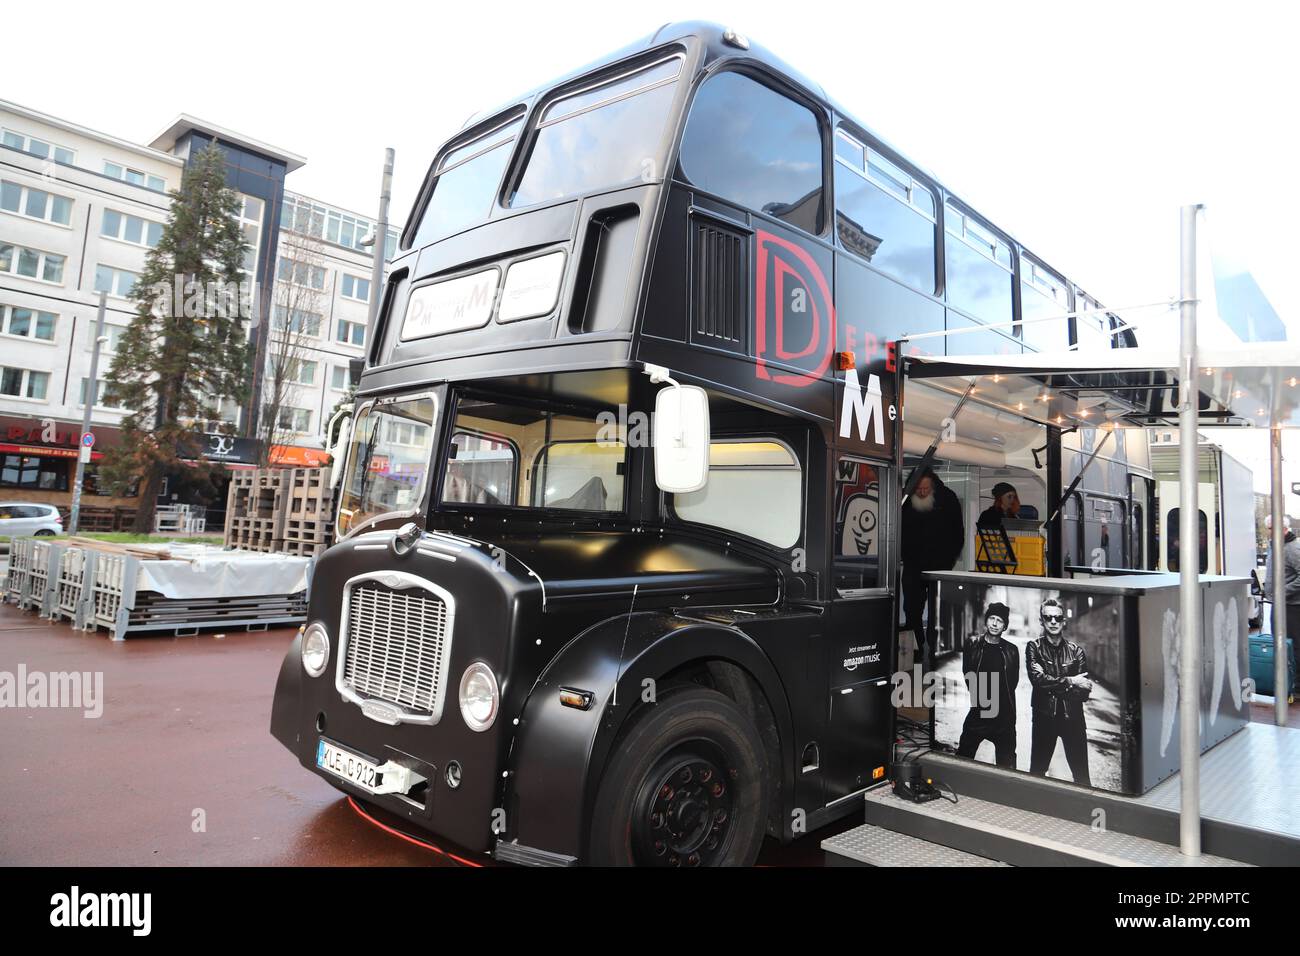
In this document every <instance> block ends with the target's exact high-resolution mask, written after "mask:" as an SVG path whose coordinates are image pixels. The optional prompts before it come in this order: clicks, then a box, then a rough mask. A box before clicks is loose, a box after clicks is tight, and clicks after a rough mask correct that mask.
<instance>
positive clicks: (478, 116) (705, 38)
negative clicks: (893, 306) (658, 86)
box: [412, 20, 1095, 298]
mask: <svg viewBox="0 0 1300 956" xmlns="http://www.w3.org/2000/svg"><path fill="white" fill-rule="evenodd" d="M736 33H739V31H733V30H731V29H729V28H728V27H726V26H723V25H721V24H718V23H711V22H708V21H704V20H686V21H679V22H671V23H666V24H664V25H663V26H661V27H660V28H659V29H657V30H655V31H654V32H653V33H650V34H648V35H647V36H644V37H642V38H641V39H639V40H637V41H635V42H633V43H630V44H628V45H626V46H624V47H622V48H621V49H618V50H615V51H614V52H612V53H609V54H607V55H606V56H602V57H600V58H598V59H596V60H594V61H592V62H591V63H588V64H586V65H585V66H582V67H580V68H578V69H576V70H572V71H570V72H569V73H566V74H564V75H563V76H559V77H556V78H554V79H552V80H551V81H549V82H547V83H544V84H542V85H540V86H537V87H534V88H533V89H531V90H529V91H528V92H527V93H525V94H523V95H522V96H519V97H516V98H514V99H511V100H508V101H507V102H505V103H502V104H499V105H498V106H496V107H495V108H493V109H490V110H483V111H480V112H477V113H474V114H473V115H471V116H470V117H469V118H468V119H467V120H466V121H465V123H464V125H463V126H462V127H461V130H460V132H464V131H465V130H467V129H469V128H471V127H473V126H476V125H477V124H479V123H481V122H483V121H484V120H487V119H489V118H491V117H493V116H496V115H498V114H500V113H503V112H505V111H506V110H509V109H511V108H512V107H518V106H519V105H520V104H523V105H525V106H528V107H531V106H532V105H533V103H534V101H535V100H536V99H537V98H538V97H540V96H542V95H543V94H545V93H546V92H548V91H549V90H552V89H555V88H557V87H559V86H561V85H563V84H565V83H569V82H571V81H573V80H576V79H579V78H581V77H583V76H586V75H587V74H589V73H593V72H596V71H598V70H601V69H604V68H606V67H609V66H610V65H612V64H614V63H617V62H619V61H621V60H625V59H627V58H629V57H632V56H636V55H638V54H642V53H645V52H646V51H647V50H651V49H654V48H655V47H658V46H663V45H665V44H668V43H672V42H685V41H687V40H689V39H692V38H693V39H695V40H696V41H697V42H698V43H700V44H703V47H704V55H703V57H702V60H701V66H702V67H703V68H705V69H707V68H708V67H709V66H710V65H711V64H713V63H714V62H716V61H718V60H721V59H728V60H732V61H734V60H746V59H747V60H752V61H755V62H757V63H760V64H761V65H763V66H764V67H766V68H768V69H770V70H773V71H775V72H776V73H779V74H781V75H782V76H783V77H784V78H785V79H786V80H788V81H789V82H791V83H792V84H794V85H795V86H797V87H801V88H802V90H803V92H804V93H805V94H806V95H808V96H809V97H811V98H813V99H815V100H817V101H819V102H820V103H821V105H822V106H824V107H825V108H826V109H828V110H829V111H830V112H831V113H832V114H834V118H835V119H837V120H846V121H848V122H849V123H850V124H851V125H852V126H854V127H856V128H857V129H859V130H860V131H861V132H863V133H865V134H867V135H868V136H869V137H870V138H872V139H873V140H874V141H875V142H876V144H877V145H878V146H879V147H880V148H881V150H882V151H883V152H885V153H886V154H888V155H889V158H890V159H892V160H894V161H897V162H900V163H902V165H904V166H906V167H908V168H909V169H910V170H911V171H912V172H913V173H914V174H917V175H919V176H920V177H921V178H923V179H927V180H929V181H930V182H931V184H933V185H935V186H938V187H940V189H941V190H942V192H943V193H944V195H945V196H946V197H947V198H949V199H953V200H955V201H956V202H957V204H958V205H959V206H961V207H963V208H964V209H965V210H967V211H968V212H970V213H972V214H973V215H974V216H975V218H977V219H979V220H982V221H983V222H984V223H985V224H986V225H988V226H991V227H993V228H994V229H995V230H996V231H997V232H999V233H1001V234H1002V235H1003V236H1004V237H1005V238H1006V239H1008V240H1010V241H1011V242H1012V243H1013V244H1015V245H1016V246H1017V247H1019V248H1020V249H1021V250H1023V251H1024V252H1026V253H1028V254H1029V255H1031V256H1032V257H1033V258H1034V260H1035V261H1037V262H1039V263H1040V264H1042V265H1043V266H1045V267H1047V268H1048V269H1050V270H1051V271H1053V272H1055V273H1056V274H1057V275H1059V276H1061V277H1062V278H1063V279H1065V281H1067V282H1069V283H1071V284H1073V285H1074V286H1076V287H1078V286H1079V285H1080V284H1079V283H1078V282H1075V281H1074V280H1073V279H1071V277H1070V276H1069V274H1068V273H1066V272H1065V271H1063V270H1061V269H1057V268H1056V267H1055V266H1053V265H1052V263H1050V262H1048V261H1047V260H1046V259H1044V258H1043V257H1042V256H1040V255H1039V254H1037V253H1036V252H1034V251H1033V250H1032V249H1031V248H1030V247H1029V246H1028V245H1027V244H1026V243H1024V242H1022V241H1021V240H1020V239H1018V238H1017V237H1016V235H1015V233H1013V232H1012V231H1011V230H1009V229H1007V228H1006V227H1004V226H1002V225H1000V224H999V223H998V221H997V220H996V219H995V218H992V217H989V216H987V215H986V214H984V213H983V212H981V211H980V208H979V207H978V206H976V205H975V204H973V203H971V202H970V201H968V200H967V199H966V198H965V197H964V196H963V195H962V194H961V193H959V192H957V191H956V190H954V189H952V188H951V187H950V186H949V185H947V184H946V183H945V182H944V181H943V180H942V179H940V178H939V176H938V175H936V174H935V173H934V172H933V171H932V170H930V169H929V168H928V167H926V166H924V165H922V164H920V163H918V162H917V161H916V160H914V159H913V158H912V157H911V156H909V155H908V154H907V153H906V152H904V151H903V150H901V149H900V148H898V146H896V145H895V144H894V143H892V142H891V141H890V140H889V139H887V138H886V137H884V136H882V135H880V133H879V132H877V131H876V130H874V129H873V128H872V127H871V126H869V125H868V124H866V123H864V122H863V121H862V120H861V119H859V118H858V117H857V116H855V115H854V114H853V113H852V112H850V111H849V110H848V109H847V108H845V107H844V106H843V104H842V103H840V102H839V101H838V100H836V99H834V98H833V97H831V95H830V94H829V93H827V91H826V89H825V87H823V86H822V85H821V84H820V83H818V82H816V81H814V80H813V79H811V78H810V77H809V76H807V75H806V74H804V73H803V72H802V71H800V70H798V69H796V68H795V67H794V66H792V65H790V64H789V63H787V62H786V61H785V60H783V59H782V58H781V57H779V56H777V55H776V54H775V53H773V52H772V51H771V50H769V49H767V48H766V47H764V46H762V45H761V44H758V43H755V42H753V41H752V40H751V39H749V38H748V36H747V35H744V34H740V35H741V37H742V43H743V46H739V45H737V44H736V42H734V41H731V40H729V39H728V37H729V36H731V35H734V34H736ZM431 172H432V169H431ZM414 215H415V213H414V211H413V213H412V217H414ZM1080 291H1081V292H1082V289H1080ZM1090 297H1091V298H1095V297H1092V296H1090Z"/></svg>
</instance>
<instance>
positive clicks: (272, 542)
mask: <svg viewBox="0 0 1300 956" xmlns="http://www.w3.org/2000/svg"><path fill="white" fill-rule="evenodd" d="M333 540H334V494H333V489H331V488H330V470H329V469H328V468H257V469H248V470H242V471H237V472H235V473H234V475H232V476H231V481H230V493H229V496H228V498H227V500H226V536H225V545H226V547H228V548H241V549H243V550H245V551H261V552H264V553H267V554H280V553H283V554H291V555H297V556H303V557H314V556H316V555H318V554H320V553H321V552H322V551H324V550H325V549H326V548H327V547H329V546H330V544H332V543H333Z"/></svg>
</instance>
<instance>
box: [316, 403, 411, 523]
mask: <svg viewBox="0 0 1300 956" xmlns="http://www.w3.org/2000/svg"><path fill="white" fill-rule="evenodd" d="M433 419H434V401H433V397H432V396H429V395H419V396H403V397H399V398H391V399H379V400H377V401H375V402H372V403H371V404H369V405H366V406H364V407H363V408H362V409H361V411H360V413H359V414H358V415H357V420H356V424H355V425H354V426H353V429H352V440H351V442H350V443H349V445H348V457H347V464H346V465H345V466H344V467H345V469H346V470H345V472H344V479H343V490H342V493H341V496H340V500H339V515H338V528H337V534H338V536H339V537H340V538H341V537H343V536H344V535H346V534H347V533H348V532H349V531H352V530H355V529H356V528H358V527H360V526H361V525H362V524H364V523H365V522H366V521H368V520H370V519H371V518H375V517H377V516H379V515H385V514H393V515H401V514H408V513H409V514H414V513H415V510H416V509H417V508H418V507H419V503H420V499H421V497H422V494H423V491H424V478H425V475H426V474H427V473H428V470H429V458H430V451H431V449H432V447H433Z"/></svg>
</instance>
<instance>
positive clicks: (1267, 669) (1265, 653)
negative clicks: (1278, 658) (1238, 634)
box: [1250, 634, 1295, 700]
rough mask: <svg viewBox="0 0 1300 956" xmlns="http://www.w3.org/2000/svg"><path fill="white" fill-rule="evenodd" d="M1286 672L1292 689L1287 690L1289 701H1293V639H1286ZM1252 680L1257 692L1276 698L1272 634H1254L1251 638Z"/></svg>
mask: <svg viewBox="0 0 1300 956" xmlns="http://www.w3.org/2000/svg"><path fill="white" fill-rule="evenodd" d="M1286 657H1287V661H1286V665H1287V666H1286V671H1287V678H1288V681H1289V683H1290V685H1291V686H1290V687H1289V688H1288V689H1287V699H1288V700H1293V699H1294V697H1295V642H1294V641H1293V640H1292V639H1291V638H1289V637H1288V638H1287V639H1286ZM1250 679H1251V680H1252V681H1254V682H1255V692H1256V693H1259V694H1266V695H1267V696H1269V697H1273V696H1275V695H1274V693H1273V635H1272V634H1252V635H1251V636H1250Z"/></svg>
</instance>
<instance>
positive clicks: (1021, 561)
mask: <svg viewBox="0 0 1300 956" xmlns="http://www.w3.org/2000/svg"><path fill="white" fill-rule="evenodd" d="M1007 537H1008V539H1009V540H1010V541H1011V553H1012V554H1014V555H1015V556H1016V572H1015V573H1016V574H1022V575H1025V576H1028V577H1036V578H1041V577H1043V576H1044V575H1045V574H1047V541H1046V540H1045V539H1044V538H1042V537H1041V536H1039V535H1035V534H1011V535H1007ZM975 545H976V553H977V555H978V557H979V560H981V561H982V560H984V557H985V555H984V542H983V541H981V540H979V539H978V538H977V539H976V540H975Z"/></svg>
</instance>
